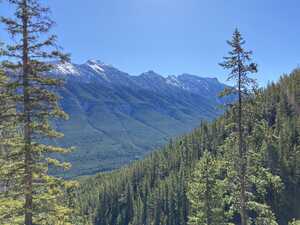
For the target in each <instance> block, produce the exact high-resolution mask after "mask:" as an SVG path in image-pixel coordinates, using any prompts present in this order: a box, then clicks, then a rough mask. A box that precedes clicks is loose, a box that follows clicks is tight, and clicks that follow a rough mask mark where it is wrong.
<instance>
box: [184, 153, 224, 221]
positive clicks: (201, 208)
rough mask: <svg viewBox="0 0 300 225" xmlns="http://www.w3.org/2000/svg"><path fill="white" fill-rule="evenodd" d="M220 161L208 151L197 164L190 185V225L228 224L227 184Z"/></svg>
mask: <svg viewBox="0 0 300 225" xmlns="http://www.w3.org/2000/svg"><path fill="white" fill-rule="evenodd" d="M220 162H221V161H218V160H216V159H215V158H214V157H213V156H212V155H211V154H210V153H209V152H207V151H206V152H204V155H203V157H202V159H201V160H200V161H199V163H198V164H197V166H196V169H195V171H194V173H193V175H192V178H191V181H190V182H189V185H188V199H189V201H190V203H191V212H190V216H189V224H190V225H222V224H224V225H225V224H228V223H227V218H226V213H225V204H226V202H225V201H224V199H225V193H226V186H227V185H226V180H223V179H222V175H221V163H220Z"/></svg>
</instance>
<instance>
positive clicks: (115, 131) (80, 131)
mask: <svg viewBox="0 0 300 225" xmlns="http://www.w3.org/2000/svg"><path fill="white" fill-rule="evenodd" d="M51 75H53V76H56V77H58V78H62V79H64V80H65V86H64V88H63V89H62V90H61V91H60V95H61V96H62V100H61V105H62V107H63V109H64V110H65V111H66V112H67V113H68V114H69V117H70V119H69V120H68V121H66V122H57V123H56V126H57V128H58V129H59V130H60V131H62V132H63V133H64V134H65V137H64V138H63V139H62V140H60V141H59V142H58V143H57V144H59V145H63V146H74V147H75V151H74V152H72V153H71V154H69V155H67V156H64V157H63V158H62V159H63V160H67V161H69V162H71V163H72V169H71V170H70V171H68V172H67V173H66V174H65V176H78V175H89V174H94V173H96V172H100V171H108V170H112V169H116V168H119V167H120V166H122V165H124V164H128V163H129V162H131V161H133V160H137V159H140V158H142V157H143V156H145V155H146V154H147V153H149V152H150V151H152V150H154V149H156V148H158V147H160V146H162V145H163V144H165V143H166V142H168V140H169V139H170V138H172V137H176V136H179V135H182V134H184V133H186V132H189V131H191V130H192V129H193V128H195V127H196V126H198V125H199V124H200V123H201V121H202V120H211V119H213V118H215V117H217V116H218V115H220V114H221V113H222V108H221V107H220V105H224V104H225V103H226V102H228V101H232V98H225V99H220V98H219V97H218V94H219V93H220V92H221V91H222V90H223V89H224V88H225V87H226V85H224V84H222V83H221V82H219V81H218V80H217V79H216V78H204V77H199V76H196V75H191V74H182V75H178V76H175V75H171V76H162V75H159V74H157V73H156V72H154V71H148V72H145V73H142V74H141V75H138V76H133V75H129V74H128V73H126V72H122V71H120V70H119V69H117V68H115V67H114V66H111V65H107V64H105V63H103V62H101V61H98V60H89V61H87V62H86V63H84V64H73V63H63V64H59V63H57V64H55V65H54V69H53V70H52V71H51Z"/></svg>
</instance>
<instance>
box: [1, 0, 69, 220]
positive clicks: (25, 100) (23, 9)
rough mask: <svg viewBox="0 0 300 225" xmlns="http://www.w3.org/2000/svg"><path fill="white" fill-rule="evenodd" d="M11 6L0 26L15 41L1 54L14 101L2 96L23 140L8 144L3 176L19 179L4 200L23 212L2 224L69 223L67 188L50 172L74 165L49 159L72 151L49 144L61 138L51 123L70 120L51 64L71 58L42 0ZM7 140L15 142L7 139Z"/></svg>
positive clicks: (12, 1)
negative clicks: (59, 41) (61, 104)
mask: <svg viewBox="0 0 300 225" xmlns="http://www.w3.org/2000/svg"><path fill="white" fill-rule="evenodd" d="M7 2H8V3H9V4H10V5H11V6H12V7H13V8H14V16H13V17H12V18H7V17H1V22H2V23H3V24H4V25H5V26H6V29H7V32H8V34H9V35H10V36H11V37H12V38H13V40H14V41H13V42H12V43H7V44H6V45H5V46H4V47H3V48H2V55H3V56H4V57H5V59H9V60H5V61H4V60H3V61H2V65H3V69H4V71H6V72H7V73H9V81H8V82H9V84H8V85H7V87H8V90H7V93H10V94H12V98H7V96H6V97H4V101H6V103H8V104H10V99H11V100H12V104H13V105H14V107H15V113H14V115H13V116H14V117H15V118H14V121H15V124H14V129H15V133H17V134H18V135H20V139H19V140H20V142H19V143H18V146H17V147H16V148H15V147H14V148H12V147H11V146H9V145H6V147H7V148H6V152H8V155H12V156H13V157H10V158H9V160H11V161H10V162H9V165H10V166H7V167H6V168H5V174H10V175H13V176H12V177H15V178H18V179H14V182H11V183H10V184H9V188H8V189H9V191H8V192H9V195H8V196H10V195H11V194H13V196H12V197H11V198H9V197H8V198H7V196H4V200H3V199H1V202H2V200H3V202H9V200H14V201H16V200H17V201H18V204H15V203H12V204H10V206H11V208H12V209H11V210H12V211H14V212H16V211H15V210H14V208H15V207H18V208H20V209H22V210H18V212H17V214H18V215H17V216H15V215H13V214H12V215H11V217H13V218H9V214H8V215H7V216H8V218H6V221H12V222H6V223H4V224H14V225H16V224H25V225H34V224H39V225H44V224H45V225H46V224H47V225H48V224H49V225H50V224H51V225H53V224H57V225H58V224H69V222H68V221H69V214H70V213H71V210H70V209H69V208H68V207H65V206H64V204H63V202H62V201H63V199H64V197H63V195H64V187H65V185H67V184H66V182H65V181H64V180H63V179H60V178H57V177H53V176H50V175H49V173H48V169H49V166H50V165H52V166H56V167H63V168H67V167H69V166H70V165H69V164H68V163H62V162H60V161H58V160H56V159H53V158H51V157H50V155H51V153H67V152H69V149H65V148H60V147H56V146H52V145H48V144H45V143H50V141H49V140H50V139H52V138H58V137H62V136H63V135H62V134H61V133H59V132H57V131H56V130H55V129H54V128H53V127H52V126H51V123H52V122H53V121H55V120H56V119H59V118H63V119H66V118H67V115H66V114H65V113H64V112H63V111H62V110H61V109H60V107H59V103H58V100H59V97H58V96H57V94H56V93H55V88H56V87H58V86H60V85H61V84H62V82H61V81H60V80H57V79H54V78H53V77H50V76H48V75H47V72H48V71H49V70H51V68H52V65H51V64H50V63H49V62H50V61H54V60H55V61H58V60H59V61H65V60H67V59H68V57H67V55H65V54H62V53H61V52H60V51H59V48H58V47H57V46H56V44H55V42H56V36H55V35H48V33H49V31H50V29H51V27H52V25H53V21H52V20H51V19H50V18H49V8H47V7H44V6H42V5H41V4H40V1H39V0H7ZM3 139H4V140H6V142H7V143H11V142H10V140H8V138H7V137H5V136H4V137H3ZM4 143H5V142H4ZM12 153H13V154H12ZM1 197H3V196H1ZM5 198H6V199H5ZM14 218H18V219H17V220H14Z"/></svg>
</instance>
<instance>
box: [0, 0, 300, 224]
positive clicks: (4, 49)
mask: <svg viewBox="0 0 300 225" xmlns="http://www.w3.org/2000/svg"><path fill="white" fill-rule="evenodd" d="M7 2H8V3H9V4H11V6H13V9H14V14H13V15H14V16H13V17H12V18H10V17H1V23H2V24H3V25H5V27H6V31H7V33H8V34H9V35H10V36H11V38H12V39H13V41H12V42H9V43H4V44H1V48H0V56H1V67H0V224H1V225H23V224H25V225H72V224H74V225H299V224H300V221H299V219H300V188H299V187H300V69H298V68H297V69H295V70H294V71H292V72H291V73H290V74H286V75H283V76H282V77H281V78H280V80H279V81H278V82H277V83H269V84H268V86H267V87H265V88H260V87H259V86H258V85H257V83H256V80H255V74H256V73H257V72H258V70H259V66H258V65H257V64H256V63H255V62H254V61H255V60H253V59H252V58H253V53H252V51H248V50H246V47H245V43H246V42H245V40H244V38H243V36H242V34H241V33H240V31H239V30H238V29H236V30H235V31H234V33H233V35H232V38H231V40H230V41H227V43H228V45H229V48H230V50H229V52H228V56H225V57H224V58H223V62H221V63H220V64H219V65H220V66H221V67H222V68H223V69H225V71H226V73H228V81H230V82H231V84H232V85H231V86H229V87H227V88H225V90H224V91H223V92H222V93H220V98H222V97H224V96H234V98H235V100H236V101H234V102H232V103H231V104H228V105H225V106H223V107H224V114H223V116H221V117H219V118H218V119H216V120H214V121H203V122H202V123H201V124H200V126H199V127H198V128H196V129H195V130H194V131H193V132H191V133H190V134H186V135H183V136H182V137H178V138H174V139H172V140H170V141H169V144H167V145H166V146H165V147H163V148H161V149H158V150H157V151H155V152H154V153H152V154H150V155H149V156H147V157H146V158H145V159H143V160H139V161H136V162H133V163H132V164H130V165H128V166H126V167H123V168H121V169H118V170H114V171H112V172H107V173H99V174H97V175H94V176H87V177H78V178H76V179H74V180H67V179H64V178H62V177H59V176H54V175H53V174H52V173H51V171H53V169H54V168H60V169H62V170H67V169H69V168H70V166H71V165H70V164H69V163H67V162H63V161H60V160H58V159H57V156H58V155H61V154H68V153H69V152H70V151H73V150H74V149H73V148H71V147H70V148H63V147H59V146H56V145H52V144H49V143H53V142H50V141H49V140H53V139H56V138H62V137H63V134H62V133H60V132H58V131H56V127H55V126H53V121H56V120H58V119H68V115H67V114H66V113H64V111H63V110H62V109H61V107H60V103H59V101H60V96H58V94H57V91H56V90H57V89H59V88H62V87H63V81H62V80H60V79H57V78H56V77H53V76H51V75H49V72H50V71H51V69H53V64H52V63H51V62H53V61H61V62H67V61H69V55H68V54H64V53H62V52H61V51H60V50H61V49H60V48H59V47H58V46H57V45H56V36H55V35H51V34H49V32H50V29H51V27H52V25H53V24H54V22H53V21H52V20H51V19H50V17H49V8H47V7H44V6H43V5H42V4H41V3H40V1H38V0H9V1H7ZM216 62H217V60H216ZM145 138H147V137H146V136H145ZM82 141H84V140H82Z"/></svg>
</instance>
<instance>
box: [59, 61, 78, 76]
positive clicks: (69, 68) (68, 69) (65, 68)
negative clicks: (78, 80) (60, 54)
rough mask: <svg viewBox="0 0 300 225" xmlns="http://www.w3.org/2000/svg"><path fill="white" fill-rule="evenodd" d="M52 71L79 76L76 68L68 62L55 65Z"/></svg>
mask: <svg viewBox="0 0 300 225" xmlns="http://www.w3.org/2000/svg"><path fill="white" fill-rule="evenodd" d="M54 71H55V72H57V73H61V74H64V75H70V74H72V75H80V72H79V71H78V70H77V68H76V67H75V66H74V65H73V64H72V63H69V62H64V63H59V64H56V66H55V68H54Z"/></svg>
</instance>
